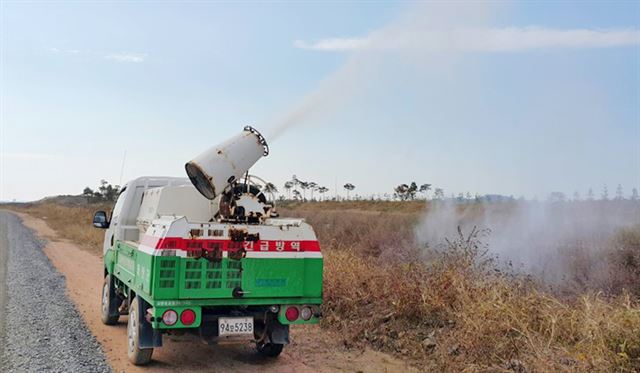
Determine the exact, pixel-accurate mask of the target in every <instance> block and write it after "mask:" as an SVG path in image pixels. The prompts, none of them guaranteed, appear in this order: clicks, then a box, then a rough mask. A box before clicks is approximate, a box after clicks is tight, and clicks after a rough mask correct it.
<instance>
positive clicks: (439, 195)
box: [433, 188, 444, 200]
mask: <svg viewBox="0 0 640 373" xmlns="http://www.w3.org/2000/svg"><path fill="white" fill-rule="evenodd" d="M433 198H435V199H439V200H443V199H444V189H442V188H435V189H434V191H433Z"/></svg>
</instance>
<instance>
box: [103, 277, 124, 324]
mask: <svg viewBox="0 0 640 373" xmlns="http://www.w3.org/2000/svg"><path fill="white" fill-rule="evenodd" d="M119 306H120V302H118V297H117V296H116V289H115V287H114V286H113V281H112V277H111V275H106V276H105V278H104V284H103V286H102V304H101V307H100V316H101V320H102V323H103V324H105V325H115V324H117V323H118V320H119V319H120V312H119V311H118V307H119Z"/></svg>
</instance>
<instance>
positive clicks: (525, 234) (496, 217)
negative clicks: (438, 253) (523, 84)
mask: <svg viewBox="0 0 640 373" xmlns="http://www.w3.org/2000/svg"><path fill="white" fill-rule="evenodd" d="M639 225H640V203H638V202H637V201H635V202H634V201H579V202H536V201H513V202H501V203H475V204H474V203H470V204H456V203H455V202H434V203H433V204H432V207H431V208H430V210H429V211H428V213H426V214H425V215H424V217H423V219H422V221H421V223H420V224H419V225H418V227H417V228H416V236H417V239H418V241H419V242H421V243H422V244H426V245H427V246H428V247H432V248H437V247H438V246H440V245H442V244H443V243H444V242H445V239H447V238H449V239H451V238H454V237H455V235H456V234H457V229H458V227H460V228H461V229H462V232H463V233H467V234H468V232H470V231H471V230H472V229H473V228H474V227H476V228H477V229H479V230H486V232H485V233H486V235H483V236H482V237H481V238H480V240H481V241H482V243H483V244H485V245H487V248H488V250H489V252H490V253H491V254H495V255H497V256H498V258H499V260H501V261H504V262H511V263H512V264H513V266H514V268H516V269H518V270H521V271H524V272H528V273H534V274H543V275H544V276H545V277H546V280H550V281H552V282H554V281H559V280H562V278H563V275H564V273H563V271H564V270H565V265H566V259H567V258H566V255H567V254H576V253H580V251H583V253H585V254H591V253H594V252H597V251H598V250H601V249H603V248H606V247H608V245H610V244H611V239H612V237H613V236H614V235H615V234H616V233H617V232H619V231H620V230H621V229H623V228H631V227H635V226H639ZM569 259H570V258H569Z"/></svg>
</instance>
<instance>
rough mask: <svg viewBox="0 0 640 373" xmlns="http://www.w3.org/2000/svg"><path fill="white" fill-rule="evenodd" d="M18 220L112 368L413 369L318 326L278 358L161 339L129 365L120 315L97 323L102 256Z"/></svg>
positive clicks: (298, 333) (296, 337)
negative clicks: (139, 362)
mask: <svg viewBox="0 0 640 373" xmlns="http://www.w3.org/2000/svg"><path fill="white" fill-rule="evenodd" d="M19 215H20V217H21V218H22V219H23V223H24V224H25V225H26V226H27V227H29V228H31V229H33V230H34V231H35V232H36V233H37V234H38V235H39V236H40V237H42V238H44V239H46V240H47V244H46V246H45V247H44V252H45V253H46V255H47V256H48V257H49V259H50V260H51V262H52V263H53V265H54V266H55V267H56V268H57V270H58V271H59V272H60V273H62V274H63V275H64V276H65V277H66V288H67V295H68V297H69V298H70V299H71V300H72V301H73V303H75V305H76V307H77V309H78V311H79V313H80V315H82V318H83V319H84V322H85V323H86V325H87V326H88V328H89V330H90V331H91V333H92V334H93V335H94V336H95V337H96V339H97V340H98V342H99V343H100V344H101V345H102V349H103V350H104V352H105V355H106V357H107V360H108V362H109V363H110V365H111V367H112V368H113V370H114V371H116V372H125V371H126V372H151V371H153V372H187V371H189V372H205V371H206V372H212V371H220V372H245V371H246V372H249V371H256V370H259V371H261V372H276V371H277V372H317V371H323V372H329V371H363V372H396V371H405V372H412V371H417V370H416V369H415V368H412V367H410V366H409V365H408V364H407V363H405V362H403V361H401V360H398V359H395V358H394V357H392V356H390V355H387V354H383V353H379V352H375V351H371V350H365V351H358V350H345V349H344V348H343V347H342V346H341V343H340V339H339V338H338V337H336V336H332V335H330V334H329V333H328V332H325V331H323V330H321V329H320V328H319V327H318V326H312V327H308V326H304V327H298V328H292V344H290V345H289V346H287V347H285V351H284V352H283V353H282V355H281V356H280V357H279V358H278V359H264V358H261V357H259V356H258V355H257V354H256V353H255V352H254V350H253V347H252V346H251V345H249V344H247V345H219V346H207V345H204V344H202V343H200V342H199V341H196V340H183V341H175V340H171V339H169V338H165V339H164V341H163V342H164V346H163V347H162V348H160V349H156V350H155V351H154V354H153V362H152V364H151V365H149V366H148V367H136V366H133V365H131V364H129V362H128V360H127V354H126V317H125V316H123V317H122V318H121V320H120V323H119V324H118V325H116V326H106V325H103V324H102V323H101V322H100V315H99V309H100V296H99V295H100V289H101V286H102V259H101V258H99V257H97V256H95V255H93V254H91V253H89V252H87V251H84V250H82V249H80V248H79V247H77V246H76V245H74V244H73V243H71V242H68V241H66V240H62V239H60V238H58V236H57V234H56V232H55V231H53V230H51V229H50V228H49V227H48V226H47V225H46V223H45V222H44V221H43V220H40V219H35V218H33V217H30V216H28V215H25V214H19Z"/></svg>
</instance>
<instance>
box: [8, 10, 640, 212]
mask: <svg viewBox="0 0 640 373" xmlns="http://www.w3.org/2000/svg"><path fill="white" fill-rule="evenodd" d="M1 6H2V8H1V10H2V14H1V19H0V25H1V39H0V42H1V46H2V53H1V54H2V77H1V78H2V82H1V88H2V107H1V111H2V121H1V128H2V129H1V132H0V143H1V144H2V154H0V157H1V159H0V169H1V174H0V177H1V180H0V181H1V183H0V184H1V185H0V199H2V200H11V199H18V200H32V199H37V198H41V197H43V196H46V195H53V194H75V193H80V192H81V190H82V188H83V187H84V186H87V185H89V186H94V185H96V184H97V182H98V180H99V179H101V178H106V179H108V180H110V181H112V182H114V183H117V182H119V179H120V169H121V162H122V158H123V154H124V152H125V151H126V153H127V156H126V163H125V168H124V176H123V179H124V180H123V181H125V180H127V179H131V178H134V177H137V176H141V175H173V176H182V175H183V166H184V163H185V162H186V161H188V160H189V159H191V158H192V157H193V156H194V155H196V154H198V153H199V152H200V151H202V150H203V149H205V148H207V147H208V146H210V145H211V144H214V143H217V142H219V141H221V140H223V139H225V138H226V137H228V136H231V135H233V134H235V133H237V132H238V131H239V130H240V129H241V128H242V127H243V126H244V125H245V124H252V125H254V126H255V127H257V128H258V129H259V130H261V131H262V132H263V133H264V134H265V135H267V136H268V134H270V133H273V127H277V126H278V125H279V123H280V122H282V121H283V120H284V119H286V118H288V117H289V116H290V113H297V112H298V111H297V108H298V107H304V108H306V109H305V110H304V115H302V116H296V118H299V120H297V122H296V123H293V124H292V125H291V126H290V127H289V128H288V129H287V130H286V131H285V132H283V133H282V135H280V136H278V137H277V138H275V139H270V138H269V137H268V138H267V141H269V142H270V145H271V148H272V154H271V155H270V156H269V157H267V158H265V159H263V160H261V161H260V162H259V163H258V164H257V165H256V167H255V168H254V169H253V170H252V172H253V173H256V174H259V175H261V176H263V177H264V178H266V179H268V180H271V181H273V182H274V183H275V184H277V185H279V186H281V185H282V184H283V183H284V181H285V180H287V179H288V178H290V177H291V175H292V174H296V175H298V176H299V177H300V178H301V179H303V180H313V181H317V182H319V183H320V184H323V185H326V186H327V187H329V188H330V189H331V193H333V192H334V189H335V188H334V186H335V185H336V184H337V185H338V186H340V185H342V184H344V183H346V182H351V183H353V184H355V185H356V192H358V193H360V194H364V195H368V194H371V193H392V188H393V187H394V186H395V185H397V184H400V183H405V182H410V181H414V180H415V181H416V182H418V183H432V184H434V185H435V186H439V187H442V188H444V189H445V192H446V193H447V194H450V193H456V194H457V193H458V192H467V191H468V192H471V193H480V194H484V193H501V194H508V195H509V194H513V195H516V196H519V195H525V196H527V197H533V196H538V197H539V198H544V197H545V196H546V195H547V194H548V193H549V192H551V191H563V192H565V193H567V194H572V193H573V191H574V190H578V191H579V192H580V193H581V194H582V195H585V194H586V191H587V189H588V188H590V187H591V188H594V190H595V191H596V193H599V191H600V190H601V189H602V187H603V186H604V185H605V184H606V185H608V187H609V190H610V191H612V190H614V189H615V187H616V186H617V185H618V184H622V185H623V187H624V189H625V191H626V192H627V193H629V192H630V190H631V188H632V187H640V34H639V32H640V31H639V29H640V5H639V3H638V2H631V1H625V2H564V3H557V2H499V3H498V2H496V3H486V4H480V3H477V2H474V3H456V4H455V5H453V6H443V5H442V4H433V3H428V4H426V5H425V4H416V3H402V2H384V3H383V2H352V3H337V2H334V3H327V4H325V3H321V2H313V3H312V2H307V3H299V4H289V3H252V2H244V3H239V4H236V3H230V2H229V3H218V2H189V3H178V2H133V3H124V2H97V1H94V2H90V3H79V2H71V1H68V2H12V1H3V2H2V5H1ZM452 35H453V36H452ZM305 100H306V101H305ZM301 102H302V103H303V104H300V103H301ZM305 102H308V103H309V105H305V104H304V103H305ZM271 140H273V141H271ZM340 193H342V190H341V191H340Z"/></svg>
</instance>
